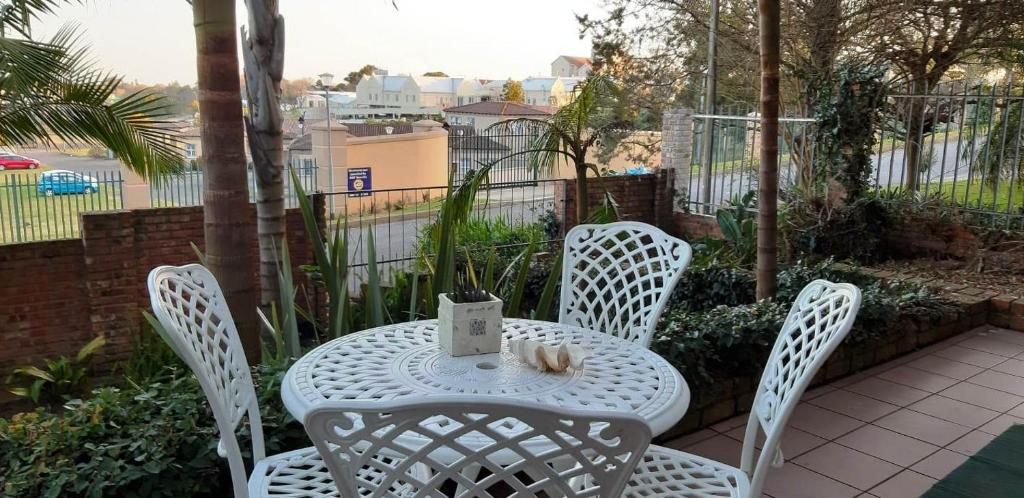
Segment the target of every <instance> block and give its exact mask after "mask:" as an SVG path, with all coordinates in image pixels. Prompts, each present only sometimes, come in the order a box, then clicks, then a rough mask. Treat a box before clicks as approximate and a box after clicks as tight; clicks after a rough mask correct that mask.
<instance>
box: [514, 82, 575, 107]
mask: <svg viewBox="0 0 1024 498" xmlns="http://www.w3.org/2000/svg"><path fill="white" fill-rule="evenodd" d="M582 81H583V78H577V77H558V78H538V77H533V78H526V79H525V80H523V81H522V85H523V96H524V101H525V103H527V104H529V105H539V106H550V107H561V106H563V105H565V104H567V103H568V102H569V101H570V100H572V94H573V91H574V90H575V89H576V85H579V84H580V82H582Z"/></svg>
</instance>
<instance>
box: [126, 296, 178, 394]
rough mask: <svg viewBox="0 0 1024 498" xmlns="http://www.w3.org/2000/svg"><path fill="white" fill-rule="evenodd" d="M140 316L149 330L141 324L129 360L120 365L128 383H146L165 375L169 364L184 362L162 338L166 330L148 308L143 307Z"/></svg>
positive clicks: (143, 384) (174, 365)
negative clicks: (141, 328) (140, 329)
mask: <svg viewBox="0 0 1024 498" xmlns="http://www.w3.org/2000/svg"><path fill="white" fill-rule="evenodd" d="M142 316H143V317H144V318H145V320H146V324H147V325H148V326H149V328H150V329H151V330H149V331H147V330H145V328H143V330H142V331H141V332H140V333H139V334H136V335H135V337H134V338H133V345H132V346H133V347H132V354H131V356H129V357H128V361H126V362H125V363H123V364H121V365H119V367H118V372H119V373H120V374H121V375H123V376H124V378H125V380H126V381H127V382H128V383H130V384H137V385H142V386H145V385H149V384H151V383H153V382H156V381H159V380H161V379H163V378H165V377H166V376H167V373H168V371H169V370H168V367H175V368H184V367H185V363H184V362H182V361H181V359H180V358H178V355H177V354H175V353H174V350H173V349H171V347H170V345H169V344H170V343H169V342H168V341H167V340H166V339H164V337H166V335H167V333H166V331H165V330H164V328H163V326H162V325H160V322H159V321H157V319H156V317H154V316H153V315H151V314H150V313H149V312H147V311H143V312H142Z"/></svg>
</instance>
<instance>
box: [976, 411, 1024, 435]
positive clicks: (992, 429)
mask: <svg viewBox="0 0 1024 498" xmlns="http://www.w3.org/2000/svg"><path fill="white" fill-rule="evenodd" d="M1014 424H1024V418H1019V417H1014V416H1012V415H1000V416H998V417H996V419H995V420H993V421H991V422H989V423H987V424H985V425H983V426H981V427H978V430H979V431H982V432H987V433H989V434H993V435H996V436H998V435H1000V434H1002V433H1004V432H1006V429H1009V428H1010V427H1011V426H1013V425H1014Z"/></svg>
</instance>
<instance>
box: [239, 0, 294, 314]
mask: <svg viewBox="0 0 1024 498" xmlns="http://www.w3.org/2000/svg"><path fill="white" fill-rule="evenodd" d="M246 5H247V6H248V10H249V29H251V30H252V31H251V32H250V33H246V31H245V28H242V41H243V43H242V55H243V57H244V59H245V90H246V93H247V94H248V101H249V116H248V118H247V119H246V121H245V124H246V131H247V132H248V135H247V136H248V138H249V150H250V151H251V152H252V162H253V169H254V170H255V173H256V231H257V233H258V234H259V246H260V305H261V306H264V307H269V306H270V303H273V302H275V301H276V300H277V299H278V298H279V291H278V278H277V271H278V266H279V262H280V260H281V258H280V257H279V255H280V253H281V248H282V243H283V240H284V234H285V216H284V138H283V132H282V129H281V126H282V119H281V77H282V72H283V71H284V18H282V17H281V15H280V13H279V11H278V2H277V0H247V1H246ZM278 309H282V308H281V303H278Z"/></svg>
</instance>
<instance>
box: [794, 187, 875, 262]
mask: <svg viewBox="0 0 1024 498" xmlns="http://www.w3.org/2000/svg"><path fill="white" fill-rule="evenodd" d="M892 223H893V216H892V214H891V212H890V210H889V209H888V208H887V206H886V205H885V204H884V203H882V202H881V201H879V200H878V199H876V198H874V197H872V196H866V197H861V198H859V199H856V200H854V201H853V202H851V203H849V204H833V205H830V204H829V203H828V202H827V201H826V200H824V199H822V198H820V197H815V196H804V195H803V194H802V193H801V192H794V195H793V196H792V197H791V198H790V199H789V202H788V203H787V205H786V207H785V208H784V210H783V215H782V216H781V220H780V225H781V226H780V235H781V239H782V240H783V241H784V243H785V247H786V250H787V251H788V253H789V255H790V257H791V258H801V257H829V256H831V257H835V258H838V259H846V258H852V259H855V260H857V261H865V262H866V261H874V260H877V259H879V258H880V257H881V256H883V255H882V254H880V253H879V249H878V248H879V246H880V244H881V241H882V236H883V235H884V234H885V230H886V229H887V228H888V227H890V226H891V225H892Z"/></svg>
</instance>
